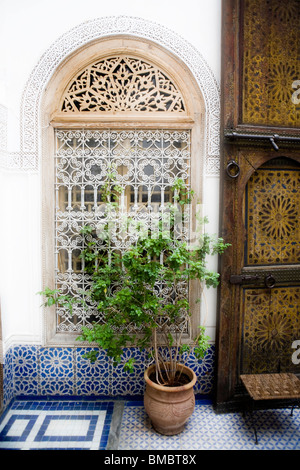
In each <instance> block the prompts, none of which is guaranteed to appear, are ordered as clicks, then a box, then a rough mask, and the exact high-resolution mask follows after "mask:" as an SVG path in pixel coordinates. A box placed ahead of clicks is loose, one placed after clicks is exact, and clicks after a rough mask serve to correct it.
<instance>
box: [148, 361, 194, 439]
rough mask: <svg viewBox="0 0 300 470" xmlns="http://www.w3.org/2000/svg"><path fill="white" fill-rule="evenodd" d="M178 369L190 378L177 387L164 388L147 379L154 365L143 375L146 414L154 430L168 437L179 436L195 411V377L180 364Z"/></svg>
mask: <svg viewBox="0 0 300 470" xmlns="http://www.w3.org/2000/svg"><path fill="white" fill-rule="evenodd" d="M180 367H183V373H184V374H186V375H187V376H188V377H189V378H190V382H189V383H187V384H185V385H182V386H179V387H165V386H163V385H158V384H156V383H154V382H152V380H150V378H149V377H150V376H151V373H152V372H154V370H155V365H154V364H153V365H152V366H150V367H149V368H148V369H146V371H145V374H144V377H145V381H146V390H145V395H144V405H145V409H146V413H147V414H148V416H149V418H150V420H151V422H152V425H153V427H154V429H155V430H156V431H157V432H159V433H161V434H165V435H168V436H171V435H173V434H179V433H180V432H181V431H182V430H183V429H184V427H185V423H186V421H187V420H188V418H189V417H190V416H191V415H192V414H193V411H194V409H195V394H194V389H193V387H194V385H195V383H196V379H197V378H196V375H195V373H194V371H193V370H192V369H190V368H189V367H186V366H184V365H181V364H180Z"/></svg>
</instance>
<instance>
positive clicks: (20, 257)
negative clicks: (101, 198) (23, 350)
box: [0, 0, 221, 347]
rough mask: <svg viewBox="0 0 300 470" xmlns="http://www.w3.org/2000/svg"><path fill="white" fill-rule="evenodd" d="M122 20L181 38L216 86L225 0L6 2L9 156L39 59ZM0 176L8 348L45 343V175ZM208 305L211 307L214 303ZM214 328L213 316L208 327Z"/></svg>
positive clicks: (1, 55) (1, 90)
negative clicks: (84, 31) (94, 25)
mask: <svg viewBox="0 0 300 470" xmlns="http://www.w3.org/2000/svg"><path fill="white" fill-rule="evenodd" d="M119 15H124V16H133V17H140V18H143V19H146V20H150V21H154V22H156V23H158V24H159V25H161V26H165V27H166V28H169V29H171V30H173V31H174V32H176V33H177V34H178V35H180V36H181V37H182V38H183V39H184V40H185V41H188V42H189V43H190V44H192V45H193V46H194V47H195V48H196V49H197V50H198V51H199V52H200V53H201V54H202V56H203V58H204V59H205V60H206V62H207V63H208V65H209V66H210V68H211V70H212V72H213V74H214V75H215V77H216V79H217V81H218V82H219V80H220V34H221V0H210V1H207V0H185V1H184V2H183V1H182V0H173V1H169V0H151V2H142V1H141V0H114V1H107V0H105V1H104V0H89V2H86V3H84V2H82V1H79V0H59V1H58V0H52V1H51V2H49V1H45V0H39V1H38V0H26V1H24V0H1V1H0V18H1V25H0V44H1V49H0V104H1V105H4V106H6V107H7V109H8V121H7V150H8V151H9V152H18V151H19V150H20V103H21V98H22V93H23V91H24V88H25V85H26V82H27V80H28V78H29V76H30V74H31V72H32V70H33V69H34V67H35V65H36V64H37V63H38V61H39V59H40V57H41V56H42V54H43V53H44V52H45V51H46V50H47V49H48V48H49V47H50V46H51V45H52V44H53V43H54V42H55V41H56V40H57V39H58V38H59V37H60V36H61V35H63V34H65V33H66V32H68V31H69V30H70V29H71V28H74V27H76V25H79V24H81V23H83V22H84V21H88V20H91V19H94V18H100V17H104V16H119ZM0 149H1V146H0ZM0 172H1V173H0V200H1V206H0V217H1V218H0V221H1V222H0V224H1V229H0V243H1V265H0V282H1V284H0V298H1V304H2V317H3V318H2V321H3V337H4V341H5V344H6V346H7V347H8V346H9V345H10V343H11V342H19V343H20V342H35V343H36V342H40V341H41V338H42V322H41V309H40V304H41V299H40V298H39V297H38V296H37V295H36V292H37V291H38V290H39V289H41V256H42V254H41V249H40V246H41V243H40V228H41V227H40V220H41V217H40V212H41V206H40V175H39V174H38V173H31V174H30V173H21V172H19V173H18V172H17V173H16V172H12V171H11V170H10V171H8V170H0ZM212 183H213V184H212ZM205 187H206V193H205V201H204V202H206V201H207V204H208V207H209V218H210V220H211V229H212V231H214V232H216V231H217V230H218V224H217V221H218V178H216V179H214V180H213V181H211V182H208V184H207V185H206V186H205ZM211 201H213V205H212V202H211ZM210 303H211V305H212V306H213V305H214V298H213V299H212V300H211V301H210ZM212 308H213V307H212ZM214 324H215V316H214V314H212V315H210V318H209V326H212V327H214Z"/></svg>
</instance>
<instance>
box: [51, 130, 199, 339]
mask: <svg viewBox="0 0 300 470" xmlns="http://www.w3.org/2000/svg"><path fill="white" fill-rule="evenodd" d="M190 154H191V152H190V131H186V130H184V131H175V130H141V129H139V130H128V131H124V130H120V131H117V130H87V129H83V130H81V129H78V130H57V131H56V153H55V167H56V183H55V194H56V212H55V232H56V236H55V256H56V287H57V288H60V289H61V290H62V292H64V293H68V294H72V295H73V296H75V297H79V296H80V295H81V294H80V291H81V290H82V289H84V288H85V286H86V285H88V283H89V282H90V280H89V276H88V275H87V273H86V272H85V271H84V266H83V265H82V262H81V258H80V257H79V255H80V251H81V249H82V247H83V239H82V236H81V235H80V229H81V227H82V226H84V225H86V224H90V225H92V226H94V227H95V229H97V227H98V225H99V224H101V223H103V210H102V208H103V202H102V200H101V191H102V190H103V186H104V185H105V184H106V183H107V182H108V180H109V179H110V178H111V177H112V176H113V178H114V180H115V181H116V183H117V184H118V185H119V186H121V187H122V196H121V199H120V201H121V202H120V207H119V210H118V211H117V214H118V215H117V216H116V217H117V218H118V217H119V218H121V219H119V220H118V221H117V220H116V224H115V225H114V227H115V229H114V227H112V232H111V237H112V246H113V249H117V250H124V249H125V248H126V247H127V246H129V244H131V243H132V242H133V241H134V237H135V234H134V232H131V231H130V230H125V231H124V230H120V223H121V222H122V221H124V217H125V219H126V217H127V216H129V215H130V218H132V219H133V220H137V221H142V222H143V225H144V227H146V228H151V227H152V225H153V226H155V225H156V224H157V216H158V213H161V211H160V210H159V209H161V208H163V207H164V205H167V203H168V202H172V199H173V193H172V190H171V188H172V185H173V183H174V180H175V178H181V179H183V180H184V181H186V182H187V183H188V182H189V178H190ZM117 222H119V223H117ZM187 230H188V229H187ZM182 234H183V237H185V236H187V231H186V232H185V231H184V230H183V232H182ZM99 243H101V240H99ZM158 288H159V287H158ZM162 288H163V287H162ZM179 294H180V295H187V287H186V286H182V292H181V293H179ZM164 295H165V296H166V297H167V296H170V295H173V293H171V292H167V291H165V292H164ZM95 320H97V321H101V314H99V312H98V311H97V309H96V308H94V307H93V306H92V305H91V306H90V308H88V309H86V310H83V309H82V308H80V307H79V306H78V307H76V306H75V308H74V311H73V316H72V317H71V316H70V314H69V312H68V311H65V310H64V309H62V308H58V309H57V330H58V332H65V331H67V332H72V331H74V332H77V331H80V330H81V326H82V325H88V324H90V323H91V322H93V321H95Z"/></svg>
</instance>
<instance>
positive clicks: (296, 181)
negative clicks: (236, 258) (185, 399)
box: [241, 159, 300, 373]
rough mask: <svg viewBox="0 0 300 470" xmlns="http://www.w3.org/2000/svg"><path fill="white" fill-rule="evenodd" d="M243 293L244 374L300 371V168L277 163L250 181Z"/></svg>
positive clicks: (291, 164)
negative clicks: (298, 354)
mask: <svg viewBox="0 0 300 470" xmlns="http://www.w3.org/2000/svg"><path fill="white" fill-rule="evenodd" d="M245 225H246V233H247V236H246V243H245V266H244V268H243V274H244V275H245V276H248V279H249V283H248V285H244V287H243V289H241V305H242V309H243V318H242V327H241V331H242V333H241V334H242V338H241V343H242V348H241V371H242V373H263V372H277V371H282V372H283V371H295V370H296V371H297V370H298V369H299V370H298V371H300V366H299V365H297V364H294V363H293V362H292V354H293V349H292V344H293V342H294V341H296V340H300V165H298V164H297V163H296V162H293V161H291V160H287V159H275V160H272V161H271V162H269V163H266V164H265V165H263V166H262V167H261V168H260V169H258V170H257V171H256V172H255V173H254V174H253V176H252V177H251V178H250V180H249V182H248V184H247V188H246V194H245Z"/></svg>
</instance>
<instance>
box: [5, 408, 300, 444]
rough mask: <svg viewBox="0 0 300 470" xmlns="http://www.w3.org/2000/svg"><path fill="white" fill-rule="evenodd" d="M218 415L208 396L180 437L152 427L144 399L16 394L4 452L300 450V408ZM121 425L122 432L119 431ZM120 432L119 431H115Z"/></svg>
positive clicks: (9, 412)
mask: <svg viewBox="0 0 300 470" xmlns="http://www.w3.org/2000/svg"><path fill="white" fill-rule="evenodd" d="M254 417H255V421H256V427H257V432H258V444H257V445H256V444H255V435H254V432H253V428H252V424H251V420H250V419H249V415H246V416H243V413H226V414H216V413H215V411H214V409H213V406H212V404H211V402H210V400H209V399H204V400H196V407H195V411H194V414H193V415H192V417H191V418H190V419H189V421H188V422H187V425H186V428H185V430H184V431H183V432H182V433H181V434H179V435H177V436H163V435H161V434H158V433H157V432H156V431H155V430H154V429H153V428H152V426H151V423H150V420H149V418H148V417H147V415H146V413H145V410H144V407H143V402H142V401H134V400H132V399H128V400H113V399H112V400H111V401H106V400H81V399H80V400H78V401H77V400H72V401H68V400H59V399H58V400H52V399H49V400H46V399H45V400H31V401H30V400H24V399H23V400H22V399H16V400H14V401H13V402H12V404H11V406H10V407H9V408H8V409H7V410H6V411H5V412H4V414H3V415H2V416H1V417H0V451H1V450H3V449H13V450H16V449H20V450H40V449H43V450H57V449H60V450H64V449H66V450H70V449H71V450H78V449H81V450H98V449H100V450H104V449H109V450H114V449H115V450H119V451H125V450H126V451H128V450H139V451H142V450H156V451H159V450H160V451H161V450H166V451H172V450H177V451H178V450H262V449H264V450H300V409H299V408H296V409H294V413H293V416H291V413H290V409H289V408H285V409H276V410H257V411H255V414H254ZM116 430H118V432H117V433H116ZM116 434H117V436H116Z"/></svg>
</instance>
